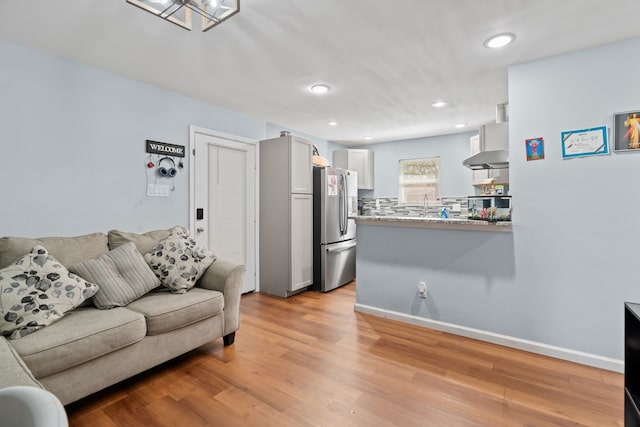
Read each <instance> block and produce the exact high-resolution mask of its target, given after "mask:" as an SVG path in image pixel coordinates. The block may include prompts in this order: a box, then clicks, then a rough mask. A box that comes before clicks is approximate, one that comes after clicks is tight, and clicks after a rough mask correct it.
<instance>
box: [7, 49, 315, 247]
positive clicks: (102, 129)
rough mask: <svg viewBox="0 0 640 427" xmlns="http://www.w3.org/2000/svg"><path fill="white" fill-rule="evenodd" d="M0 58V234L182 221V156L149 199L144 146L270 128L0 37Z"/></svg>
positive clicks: (258, 134)
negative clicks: (171, 187)
mask: <svg viewBox="0 0 640 427" xmlns="http://www.w3.org/2000/svg"><path fill="white" fill-rule="evenodd" d="M0 58H2V66H0V149H1V150H2V151H1V153H2V159H3V166H2V168H0V195H1V197H2V200H3V202H2V208H1V209H0V236H3V235H19V236H31V237H35V236H51V235H53V236H56V235H77V234H83V233H89V232H95V231H107V230H109V229H111V228H118V229H122V230H129V231H146V230H150V229H155V228H161V227H168V226H171V225H175V224H182V225H187V223H188V214H189V207H188V191H189V188H188V180H189V179H188V176H189V173H188V167H189V164H188V163H189V162H188V157H187V158H185V169H184V170H182V171H180V172H179V173H178V175H177V177H176V178H175V191H174V192H172V194H171V196H170V197H147V196H146V185H147V180H150V182H152V181H153V180H155V179H156V175H154V174H153V173H149V171H148V170H147V169H146V168H145V164H146V163H147V161H148V158H147V155H146V153H145V140H147V139H152V140H157V141H163V142H169V143H173V144H179V145H185V146H188V144H189V125H195V126H200V127H204V128H208V129H212V130H216V131H220V132H225V133H229V134H234V135H239V136H243V137H247V138H253V139H257V140H260V139H264V138H266V137H267V129H268V128H269V129H272V128H273V127H274V125H270V124H269V123H267V122H266V121H264V120H260V119H256V118H252V117H249V116H246V115H244V114H241V113H237V112H233V111H229V110H225V109H223V108H220V107H217V106H215V105H212V104H208V103H205V102H201V101H198V100H196V99H193V98H189V97H185V96H182V95H178V94H176V93H173V92H170V91H167V90H163V89H159V88H157V87H154V86H150V85H147V84H144V83H140V82H137V81H134V80H131V79H127V78H124V77H121V76H118V75H115V74H111V73H108V72H104V71H101V70H97V69H94V68H91V67H87V66H84V65H81V64H79V63H76V62H73V61H69V60H66V59H62V58H59V57H56V56H52V55H49V54H46V53H42V52H39V51H36V50H33V49H29V48H24V47H20V46H17V45H14V44H10V43H6V42H3V41H0ZM221 90H222V89H221ZM319 142H320V144H321V145H322V143H324V147H327V145H328V143H327V142H326V141H322V140H319ZM165 166H166V165H165Z"/></svg>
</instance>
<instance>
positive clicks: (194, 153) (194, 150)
mask: <svg viewBox="0 0 640 427" xmlns="http://www.w3.org/2000/svg"><path fill="white" fill-rule="evenodd" d="M192 152H193V155H194V156H195V155H196V149H195V148H194V149H193V150H192Z"/></svg>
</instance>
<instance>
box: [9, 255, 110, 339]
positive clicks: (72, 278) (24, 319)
mask: <svg viewBox="0 0 640 427" xmlns="http://www.w3.org/2000/svg"><path fill="white" fill-rule="evenodd" d="M96 292H98V286H96V285H95V284H93V283H90V282H87V281H86V280H84V279H83V278H81V277H78V276H76V275H75V274H73V273H70V272H69V271H68V270H67V269H66V268H64V266H62V264H60V262H58V260H56V259H55V258H54V257H52V256H51V255H49V254H48V253H47V250H46V249H45V248H44V247H42V246H35V247H34V248H33V249H32V250H31V252H29V253H28V254H26V255H24V256H22V257H20V258H18V259H17V260H15V261H14V263H13V264H12V265H10V266H8V267H6V268H3V269H2V270H0V334H2V335H4V336H10V338H11V339H16V338H20V337H24V336H25V335H28V334H31V333H33V332H35V331H37V330H38V329H42V328H44V327H45V326H48V325H51V324H52V323H53V322H56V321H57V320H59V319H61V318H62V316H63V315H64V313H66V312H67V311H69V310H72V309H74V308H76V307H77V306H78V305H80V304H81V303H82V302H83V301H84V300H85V299H87V298H90V297H92V296H93V295H94V294H95V293H96Z"/></svg>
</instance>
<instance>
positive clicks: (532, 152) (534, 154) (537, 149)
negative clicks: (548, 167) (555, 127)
mask: <svg viewBox="0 0 640 427" xmlns="http://www.w3.org/2000/svg"><path fill="white" fill-rule="evenodd" d="M524 145H525V147H526V149H527V150H526V151H527V161H530V160H542V159H544V138H531V139H525V141H524Z"/></svg>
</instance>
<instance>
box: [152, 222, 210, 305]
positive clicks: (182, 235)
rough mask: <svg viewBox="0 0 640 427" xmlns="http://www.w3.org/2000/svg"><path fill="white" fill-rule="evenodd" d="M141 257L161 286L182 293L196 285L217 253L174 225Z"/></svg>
mask: <svg viewBox="0 0 640 427" xmlns="http://www.w3.org/2000/svg"><path fill="white" fill-rule="evenodd" d="M144 259H145V261H147V263H148V264H149V266H150V267H151V270H152V271H153V272H154V273H155V275H156V276H157V277H158V278H159V279H160V282H161V283H162V284H163V285H164V286H166V287H167V288H169V289H170V290H171V292H173V293H176V294H183V293H185V292H187V291H188V290H189V289H191V288H193V287H194V286H195V284H196V282H197V281H198V279H199V278H200V276H202V275H203V274H204V272H205V270H206V269H207V268H208V267H209V266H210V265H211V264H212V263H213V261H215V259H216V257H215V255H214V254H213V252H211V251H210V250H208V249H207V248H205V247H204V246H202V245H199V244H197V243H196V241H195V240H194V239H193V238H192V237H191V236H189V232H188V231H187V230H186V229H184V228H183V227H175V228H174V229H173V230H172V231H171V234H170V235H169V237H167V238H166V239H163V240H161V241H160V242H159V243H158V244H157V245H156V247H155V248H153V249H152V250H151V251H150V252H148V253H146V254H145V255H144Z"/></svg>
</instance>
